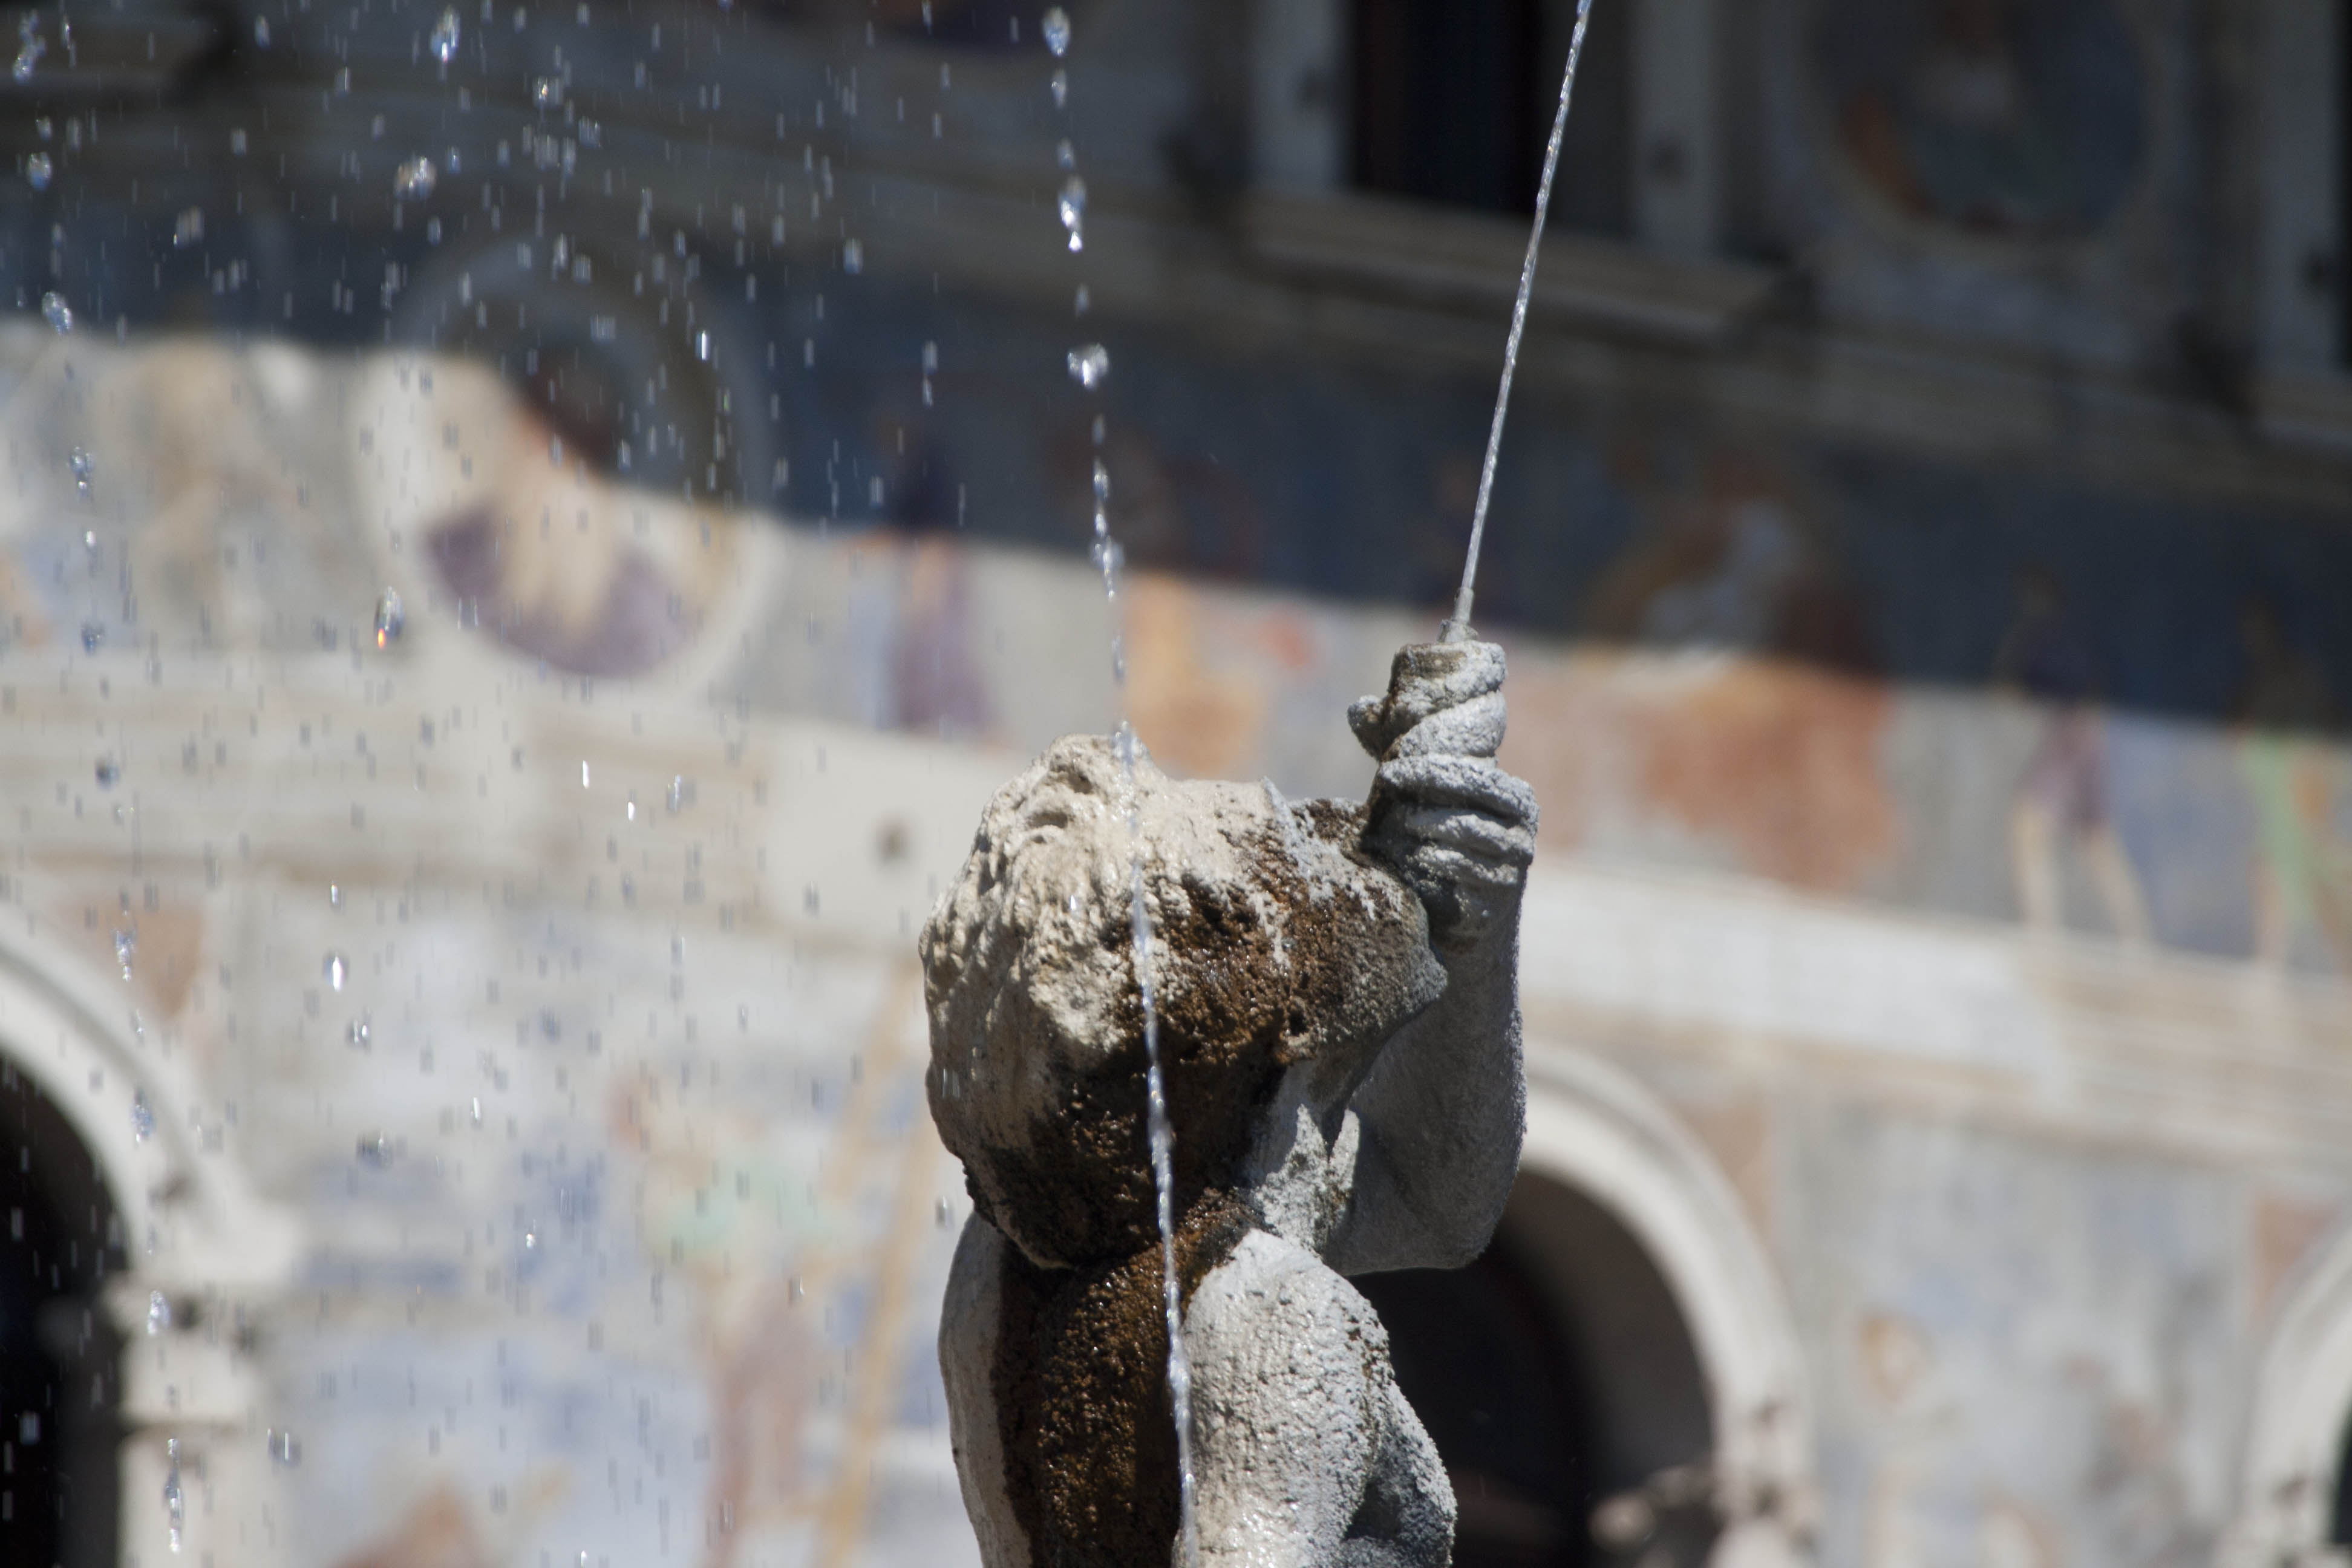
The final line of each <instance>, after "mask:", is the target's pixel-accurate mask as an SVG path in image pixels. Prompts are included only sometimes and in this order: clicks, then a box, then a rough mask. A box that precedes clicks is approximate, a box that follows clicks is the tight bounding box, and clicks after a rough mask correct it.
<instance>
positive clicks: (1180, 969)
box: [967, 803, 1422, 1568]
mask: <svg viewBox="0 0 2352 1568" xmlns="http://www.w3.org/2000/svg"><path fill="white" fill-rule="evenodd" d="M1289 826H1292V827H1294V828H1296V829H1297V831H1299V832H1300V833H1302V834H1305V835H1308V836H1312V837H1320V838H1322V839H1324V840H1325V841H1326V842H1327V843H1328V844H1330V845H1332V846H1334V847H1339V849H1340V850H1341V852H1342V853H1343V854H1344V855H1345V856H1346V857H1347V858H1348V859H1349V861H1350V862H1351V863H1352V865H1353V866H1354V868H1356V870H1357V871H1358V872H1359V873H1360V874H1361V875H1360V876H1359V877H1358V878H1357V879H1354V880H1353V881H1352V882H1351V883H1350V884H1349V885H1345V886H1339V885H1335V886H1331V887H1324V888H1317V887H1310V886H1309V884H1308V881H1307V875H1306V873H1305V872H1304V871H1303V870H1302V868H1301V867H1300V865H1299V863H1298V861H1297V858H1296V857H1295V854H1294V850H1293V845H1292V842H1291V841H1290V840H1289V839H1288V837H1286V834H1285V832H1284V830H1283V827H1284V825H1282V824H1280V823H1276V824H1275V825H1272V826H1269V827H1268V828H1267V829H1266V830H1265V832H1263V833H1261V834H1258V835H1256V836H1255V837H1253V839H1252V840H1251V841H1250V842H1248V843H1247V844H1245V845H1244V846H1243V847H1244V854H1245V858H1246V859H1247V860H1248V862H1249V865H1250V868H1251V873H1252V875H1251V882H1252V884H1253V886H1252V887H1250V888H1249V889H1242V888H1224V889H1219V888H1213V887H1210V886H1206V885H1204V884H1202V883H1201V882H1198V881H1196V880H1193V879H1189V878H1188V879H1185V880H1184V882H1183V887H1182V891H1183V893H1184V895H1185V896H1184V898H1183V899H1182V900H1165V899H1162V900H1157V903H1158V907H1160V909H1161V910H1163V911H1166V910H1177V909H1179V906H1180V905H1181V912H1177V913H1174V914H1173V915H1172V916H1168V915H1163V919H1162V922H1161V924H1160V927H1159V929H1158V930H1157V931H1155V932H1154V938H1155V942H1156V943H1157V948H1156V963H1155V972H1156V973H1157V974H1158V976H1159V977H1160V985H1161V990H1160V997H1159V1001H1160V1018H1159V1021H1160V1047H1161V1060H1162V1062H1163V1064H1164V1067H1165V1072H1166V1089H1167V1095H1168V1102H1169V1113H1170V1121H1171V1126H1172V1127H1173V1129H1174V1131H1175V1143H1174V1149H1173V1154H1174V1160H1173V1164H1174V1172H1175V1178H1176V1184H1175V1206H1176V1212H1177V1213H1178V1215H1180V1216H1181V1218H1180V1221H1179V1227H1178V1237H1177V1258H1178V1269H1179V1275H1180V1279H1181V1287H1182V1289H1183V1291H1184V1294H1185V1296H1186V1298H1187V1299H1188V1300H1189V1299H1190V1295H1191V1292H1192V1289H1195V1288H1196V1287H1197V1286H1198V1285H1199V1283H1200V1281H1201V1280H1202V1279H1203V1278H1204V1277H1205V1276H1206V1275H1207V1274H1208V1273H1209V1271H1210V1270H1211V1269H1213V1268H1215V1267H1216V1266H1217V1265H1218V1264H1219V1263H1221V1262H1223V1260H1224V1259H1225V1258H1227V1257H1228V1256H1230V1255H1231V1253H1232V1250H1233V1248H1234V1245H1235V1244H1236V1243H1238V1242H1239V1240H1240V1239H1241V1237H1243V1236H1244V1234H1245V1233H1246V1231H1247V1229H1248V1227H1249V1224H1250V1220H1249V1215H1248V1211H1247V1210H1246V1208H1245V1207H1244V1205H1243V1204H1242V1202H1241V1201H1240V1200H1239V1199H1238V1198H1237V1197H1236V1196H1235V1195H1234V1194H1235V1193H1236V1192H1237V1191H1238V1190H1239V1188H1240V1186H1241V1177H1242V1173H1243V1163H1244V1158H1245V1156H1246V1154H1247V1152H1248V1151H1249V1148H1250V1145H1251V1143H1252V1142H1253V1141H1254V1140H1255V1135H1256V1132H1257V1128H1258V1123H1259V1121H1260V1120H1261V1119H1262V1117H1263V1114H1264V1112H1265V1106H1266V1104H1267V1102H1268V1101H1269V1100H1271V1098H1272V1096H1273V1094H1274V1092H1275V1089H1276V1087H1277V1085H1278V1084H1279V1082H1280V1080H1281V1078H1282V1075H1283V1072H1284V1070H1285V1068H1286V1067H1287V1066H1289V1065H1290V1064H1292V1063H1293V1062H1296V1061H1298V1060H1302V1059H1310V1058H1311V1059H1313V1060H1315V1061H1317V1062H1318V1064H1319V1063H1325V1062H1328V1064H1329V1068H1330V1070H1331V1072H1332V1073H1333V1074H1335V1075H1336V1078H1335V1079H1334V1080H1333V1081H1337V1082H1342V1083H1349V1082H1352V1081H1353V1080H1354V1079H1356V1078H1357V1077H1360V1073H1361V1071H1362V1069H1363V1068H1364V1067H1366V1066H1368V1065H1369V1063H1370V1057H1371V1055H1372V1053H1373V1052H1374V1051H1375V1050H1377V1048H1378V1047H1379V1045H1380V1043H1381V1041H1382V1040H1384V1039H1385V1038H1386V1037H1387V1036H1388V1035H1389V1034H1390V1033H1391V1032H1392V1031H1393V1030H1394V1029H1395V1028H1396V1027H1397V1026H1399V1025H1401V1024H1402V1022H1403V1021H1404V1020H1403V1019H1402V1018H1401V1017H1395V1016H1390V1013H1391V1011H1392V1010H1393V1009H1394V1006H1395V1003H1394V1002H1393V1001H1392V1000H1390V999H1389V998H1388V994H1386V993H1384V992H1381V991H1379V990H1378V989H1377V988H1370V987H1366V986H1364V985H1362V984H1359V979H1360V975H1361V973H1362V972H1363V969H1364V965H1365V964H1366V963H1367V962H1368V958H1367V954H1368V953H1370V954H1373V955H1374V956H1373V957H1372V958H1371V959H1370V962H1374V963H1377V962H1380V961H1381V959H1382V958H1385V957H1387V956H1388V955H1387V954H1386V953H1385V952H1382V951H1381V950H1384V949H1386V948H1389V947H1392V946H1393V947H1400V948H1403V947H1408V946H1409V947H1412V948H1413V949H1415V950H1418V948H1419V945H1420V944H1421V942H1422V936H1421V930H1422V928H1421V925H1420V922H1419V919H1418V911H1417V910H1415V908H1414V906H1413V904H1412V895H1411V894H1410V893H1408V892H1406V891H1405V890H1404V889H1402V886H1401V885H1398V884H1396V883H1395V882H1394V880H1393V879H1392V878H1391V877H1389V876H1388V875H1387V874H1386V873H1385V872H1382V871H1381V870H1380V868H1378V867H1377V865H1376V864H1375V863H1373V862H1372V861H1370V860H1369V859H1368V858H1365V857H1364V856H1363V855H1362V853H1361V851H1360V848H1359V847H1358V841H1359V839H1360V836H1361V833H1362V829H1363V816H1362V813H1361V811H1360V809H1357V808H1349V807H1347V806H1343V805H1330V804H1326V803H1317V804H1315V805H1311V806H1308V807H1307V808H1304V809H1303V810H1302V811H1301V812H1300V813H1299V815H1298V816H1296V817H1294V818H1292V819H1291V822H1290V824H1289ZM1180 875H1181V873H1180ZM1251 893H1255V894H1256V895H1257V896H1256V897H1255V899H1254V898H1252V897H1251V896H1249V895H1250V894H1251ZM1276 910H1279V911H1280V914H1279V916H1278V917H1276V916H1275V914H1274V911H1276ZM1124 917H1125V910H1124V908H1121V909H1120V910H1118V911H1117V915H1116V917H1114V916H1111V915H1107V916H1106V917H1105V920H1104V923H1103V926H1102V929H1101V931H1100V932H1099V935H1098V941H1099V942H1101V944H1102V946H1103V949H1104V951H1106V952H1118V951H1120V950H1121V949H1122V948H1125V947H1127V946H1128V945H1129V944H1130V943H1131V942H1132V931H1131V929H1130V927H1129V924H1128V922H1127V920H1126V919H1125V918H1124ZM1277 921H1278V924H1277ZM1117 1023H1118V1032H1119V1035H1120V1037H1121V1038H1120V1040H1119V1042H1118V1044H1117V1045H1116V1047H1114V1049H1113V1050H1112V1051H1111V1053H1110V1055H1109V1056H1108V1058H1107V1059H1106V1061H1105V1063H1104V1065H1103V1066H1102V1067H1101V1068H1098V1069H1097V1070H1096V1071H1093V1072H1090V1073H1087V1074H1085V1075H1083V1076H1079V1077H1076V1078H1074V1079H1071V1080H1070V1081H1069V1082H1067V1083H1066V1085H1064V1086H1063V1089H1062V1091H1061V1098H1060V1104H1059V1108H1058V1109H1059V1114H1057V1115H1055V1116H1054V1117H1053V1118H1051V1119H1050V1120H1049V1121H1048V1122H1047V1123H1046V1124H1045V1125H1042V1126H1038V1127H1035V1128H1033V1129H1032V1130H1031V1138H1030V1140H1029V1142H1028V1145H1027V1147H1026V1148H1025V1149H1024V1150H1020V1151H1008V1150H1003V1149H995V1150H991V1151H990V1152H989V1154H988V1158H987V1159H986V1161H985V1162H984V1163H983V1162H974V1163H971V1164H969V1165H968V1166H967V1170H968V1173H970V1180H971V1190H972V1197H973V1201H974V1204H975V1205H976V1206H977V1207H978V1208H979V1209H980V1211H981V1213H982V1215H983V1216H984V1217H987V1218H989V1219H990V1220H991V1221H992V1223H997V1225H998V1228H999V1229H1000V1230H1005V1231H1006V1232H1007V1234H1008V1235H1010V1234H1012V1231H1011V1230H1010V1229H1009V1228H1008V1226H1006V1225H1005V1224H1003V1223H1002V1222H1000V1221H998V1220H997V1218H996V1216H997V1215H998V1214H999V1213H1003V1214H1005V1215H1007V1216H1008V1217H1009V1218H1012V1219H1013V1220H1014V1221H1015V1223H1017V1224H1018V1226H1020V1227H1021V1230H1022V1232H1024V1233H1025V1234H1027V1235H1029V1236H1031V1237H1045V1238H1047V1239H1049V1240H1050V1249H1051V1251H1052V1253H1053V1254H1054V1255H1055V1256H1058V1257H1063V1258H1073V1259H1076V1265H1075V1266H1074V1267H1071V1268H1041V1267H1039V1266H1038V1265H1037V1264H1035V1263H1034V1262H1033V1261H1031V1259H1030V1258H1029V1257H1028V1256H1026V1255H1025V1254H1024V1252H1023V1250H1022V1248H1020V1247H1008V1248H1006V1251H1005V1259H1006V1261H1005V1271H1004V1274H1003V1285H1002V1287H1001V1289H1002V1292H1003V1293H1002V1297H1001V1300H1000V1312H1001V1316H1000V1318H999V1324H1000V1328H999V1337H998V1340H997V1351H996V1361H995V1365H994V1366H993V1368H992V1373H991V1375H992V1383H993V1392H994V1394H995V1401H996V1409H997V1419H998V1424H999V1435H1000V1437H1001V1439H1002V1442H1003V1453H1004V1464H1005V1489H1006V1493H1007V1496H1008V1498H1009V1499H1010V1500H1011V1503H1012V1506H1013V1511H1014V1514H1015V1516H1016V1517H1017V1518H1018V1519H1019V1520H1020V1521H1021V1525H1022V1528H1023V1529H1024V1531H1026V1532H1027V1534H1028V1538H1029V1540H1030V1542H1031V1543H1032V1551H1033V1562H1034V1563H1035V1564H1036V1565H1037V1568H1097V1565H1099V1568H1134V1565H1135V1564H1139V1563H1164V1562H1166V1561H1167V1560H1168V1556H1169V1552H1170V1548H1171V1544H1172V1542H1173V1541H1174V1539H1175V1532H1176V1530H1177V1517H1178V1488H1177V1479H1176V1475H1177V1463H1176V1445H1175V1428H1174V1425H1173V1421H1174V1417H1173V1415H1172V1413H1171V1405H1170V1400H1169V1393H1168V1384H1167V1366H1168V1335H1167V1326H1166V1321H1165V1317H1164V1315H1163V1307H1162V1300H1161V1290H1160V1281H1161V1274H1160V1237H1159V1227H1158V1219H1157V1194H1156V1192H1155V1189H1154V1186H1153V1183H1152V1176H1151V1164H1150V1144H1149V1138H1148V1133H1147V1119H1146V1114H1145V1105H1146V1098H1145V1097H1146V1092H1147V1091H1146V1074H1147V1059H1146V1056H1145V1050H1144V1044H1143V1020H1142V1016H1141V1002H1140V996H1139V994H1138V995H1137V996H1135V997H1133V998H1131V999H1130V1002H1129V1005H1128V1007H1127V1008H1126V1009H1124V1010H1123V1011H1122V1012H1121V1014H1120V1015H1119V1016H1118V1020H1117ZM983 1168H984V1169H985V1171H986V1175H985V1178H984V1179H983V1178H982V1174H981V1172H982V1169H983Z"/></svg>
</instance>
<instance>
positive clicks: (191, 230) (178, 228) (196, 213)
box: [172, 207, 205, 250]
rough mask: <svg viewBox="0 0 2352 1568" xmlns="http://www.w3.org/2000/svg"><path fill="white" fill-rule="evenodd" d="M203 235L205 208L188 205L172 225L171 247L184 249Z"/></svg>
mask: <svg viewBox="0 0 2352 1568" xmlns="http://www.w3.org/2000/svg"><path fill="white" fill-rule="evenodd" d="M204 237H205V209H204V208H202V207H190V208H188V209H187V210H186V211H184V212H183V213H181V214H180V216H179V217H178V219H177V220H176V221H175V222H173V225H172V248H173V249H174V250H185V249H187V248H188V247H190V246H192V245H194V244H197V243H198V242H200V241H201V240H203V238H204Z"/></svg>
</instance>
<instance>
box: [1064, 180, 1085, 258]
mask: <svg viewBox="0 0 2352 1568" xmlns="http://www.w3.org/2000/svg"><path fill="white" fill-rule="evenodd" d="M1061 207H1062V226H1063V227H1064V228H1066V229H1068V230H1069V231H1070V248H1071V249H1072V250H1084V249H1085V248H1086V247H1087V240H1086V221H1087V183H1086V182H1085V181H1084V180H1081V179H1080V178H1078V177H1077V176H1076V174H1072V175H1071V176H1070V177H1069V178H1068V179H1067V180H1066V181H1064V182H1063V184H1062V201H1061Z"/></svg>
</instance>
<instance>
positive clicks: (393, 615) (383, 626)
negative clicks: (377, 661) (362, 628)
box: [375, 588, 408, 649]
mask: <svg viewBox="0 0 2352 1568" xmlns="http://www.w3.org/2000/svg"><path fill="white" fill-rule="evenodd" d="M407 629H408V611H407V608H406V607H405V606H404V605H402V604H401V602H400V595H399V594H398V593H397V592H395V591H394V590H393V589H390V588H386V589H385V590H384V591H383V596H382V597H381V598H379V599H377V600H376V602H375V646H376V647H378V648H379V649H382V648H388V647H391V646H392V645H393V644H394V643H396V642H398V641H399V640H400V634H401V633H402V632H404V631H406V630H407Z"/></svg>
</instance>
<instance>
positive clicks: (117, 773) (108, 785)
mask: <svg viewBox="0 0 2352 1568" xmlns="http://www.w3.org/2000/svg"><path fill="white" fill-rule="evenodd" d="M90 771H91V773H93V774H94V775H95V776H96V777H97V779H98V787H99V788H100V789H112V788H113V787H114V785H115V781H116V780H118V779H120V778H121V777H122V768H121V764H120V763H116V762H115V760H114V759H113V758H112V757H100V758H99V759H98V766H97V767H95V768H93V769H91V770H90Z"/></svg>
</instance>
